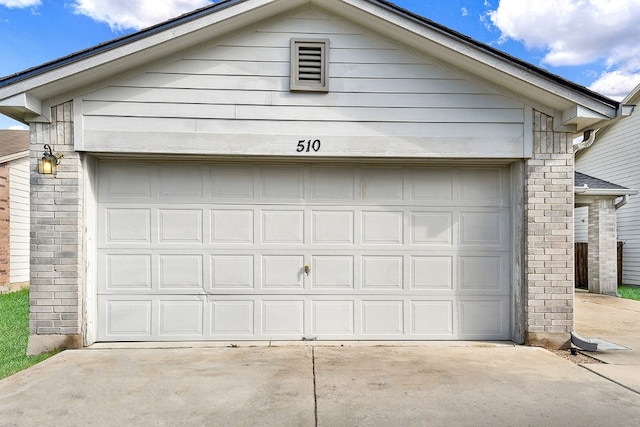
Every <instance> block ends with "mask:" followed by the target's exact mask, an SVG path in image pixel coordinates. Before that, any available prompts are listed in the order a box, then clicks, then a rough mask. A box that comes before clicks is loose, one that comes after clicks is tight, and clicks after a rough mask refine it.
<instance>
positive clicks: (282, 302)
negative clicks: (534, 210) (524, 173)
mask: <svg viewBox="0 0 640 427" xmlns="http://www.w3.org/2000/svg"><path fill="white" fill-rule="evenodd" d="M123 164H124V165H125V166H123ZM123 164H121V163H119V162H106V161H105V162H99V178H100V183H99V195H98V200H99V204H98V210H97V212H98V230H99V236H98V239H97V246H98V247H97V251H96V253H97V255H96V257H97V259H96V262H97V265H98V267H97V276H98V277H97V282H98V286H97V288H98V317H99V319H98V325H99V327H98V329H99V332H98V335H99V340H104V341H118V340H124V341H133V340H142V341H145V340H162V341H179V340H207V339H213V340H216V339H220V340H251V339H265V340H267V339H275V340H277V339H283V340H288V339H301V338H302V337H316V338H318V339H380V340H384V339H388V340H403V339H425V340H426V339H508V338H509V336H510V335H509V334H510V331H509V325H510V323H509V322H510V317H509V307H510V305H509V302H510V280H511V279H510V277H511V270H510V259H511V256H510V254H511V242H510V208H509V207H508V201H509V197H508V194H507V193H508V189H509V187H508V186H509V180H508V176H509V174H508V168H503V167H496V168H492V167H474V168H468V167H460V168H445V167H430V168H419V167H409V168H396V167H393V168H385V167H373V166H367V167H359V166H278V167H276V166H265V165H248V166H242V165H240V164H238V165H229V164H225V165H216V164H194V165H189V164H184V165H181V164H177V165H171V167H167V165H166V164H163V165H159V164H153V163H151V162H149V163H131V165H128V166H126V162H125V163H123ZM129 166H130V167H129ZM141 170H142V171H144V174H141V173H140V171H141ZM121 174H130V175H128V176H127V177H125V178H126V179H123V177H122V176H121ZM150 177H151V179H150ZM475 178H477V179H475ZM136 179H140V180H141V182H140V183H129V184H130V185H129V186H130V187H131V188H130V189H128V188H127V185H126V184H125V183H128V182H129V181H130V180H136ZM111 181H113V182H111ZM103 193H104V194H103ZM138 195H142V196H140V197H139V196H138ZM305 264H309V265H310V267H311V269H310V271H309V273H308V274H306V273H305V269H304V266H305Z"/></svg>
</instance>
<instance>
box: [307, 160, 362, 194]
mask: <svg viewBox="0 0 640 427" xmlns="http://www.w3.org/2000/svg"><path fill="white" fill-rule="evenodd" d="M310 185H311V193H310V199H311V200H313V201H321V202H327V201H340V202H346V201H352V200H355V199H356V180H355V172H354V171H353V169H351V168H349V169H347V168H328V167H312V168H311V179H310Z"/></svg>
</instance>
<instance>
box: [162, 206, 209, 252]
mask: <svg viewBox="0 0 640 427" xmlns="http://www.w3.org/2000/svg"><path fill="white" fill-rule="evenodd" d="M158 215H159V222H160V224H159V236H158V241H159V243H161V244H162V243H202V242H203V240H202V235H203V229H202V216H203V213H202V210H201V209H160V210H159V212H158Z"/></svg>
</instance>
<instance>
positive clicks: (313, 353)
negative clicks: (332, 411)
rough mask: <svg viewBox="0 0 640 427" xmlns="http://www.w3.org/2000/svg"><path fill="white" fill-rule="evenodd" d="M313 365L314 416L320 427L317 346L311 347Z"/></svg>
mask: <svg viewBox="0 0 640 427" xmlns="http://www.w3.org/2000/svg"><path fill="white" fill-rule="evenodd" d="M311 367H312V370H313V416H314V419H315V426H316V427H318V389H317V386H316V348H315V347H313V346H312V347H311Z"/></svg>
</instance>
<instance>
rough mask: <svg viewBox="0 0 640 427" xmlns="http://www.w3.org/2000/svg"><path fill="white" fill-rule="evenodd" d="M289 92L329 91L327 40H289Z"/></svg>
mask: <svg viewBox="0 0 640 427" xmlns="http://www.w3.org/2000/svg"><path fill="white" fill-rule="evenodd" d="M291 90H292V91H309V92H328V91H329V40H328V39H291Z"/></svg>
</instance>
